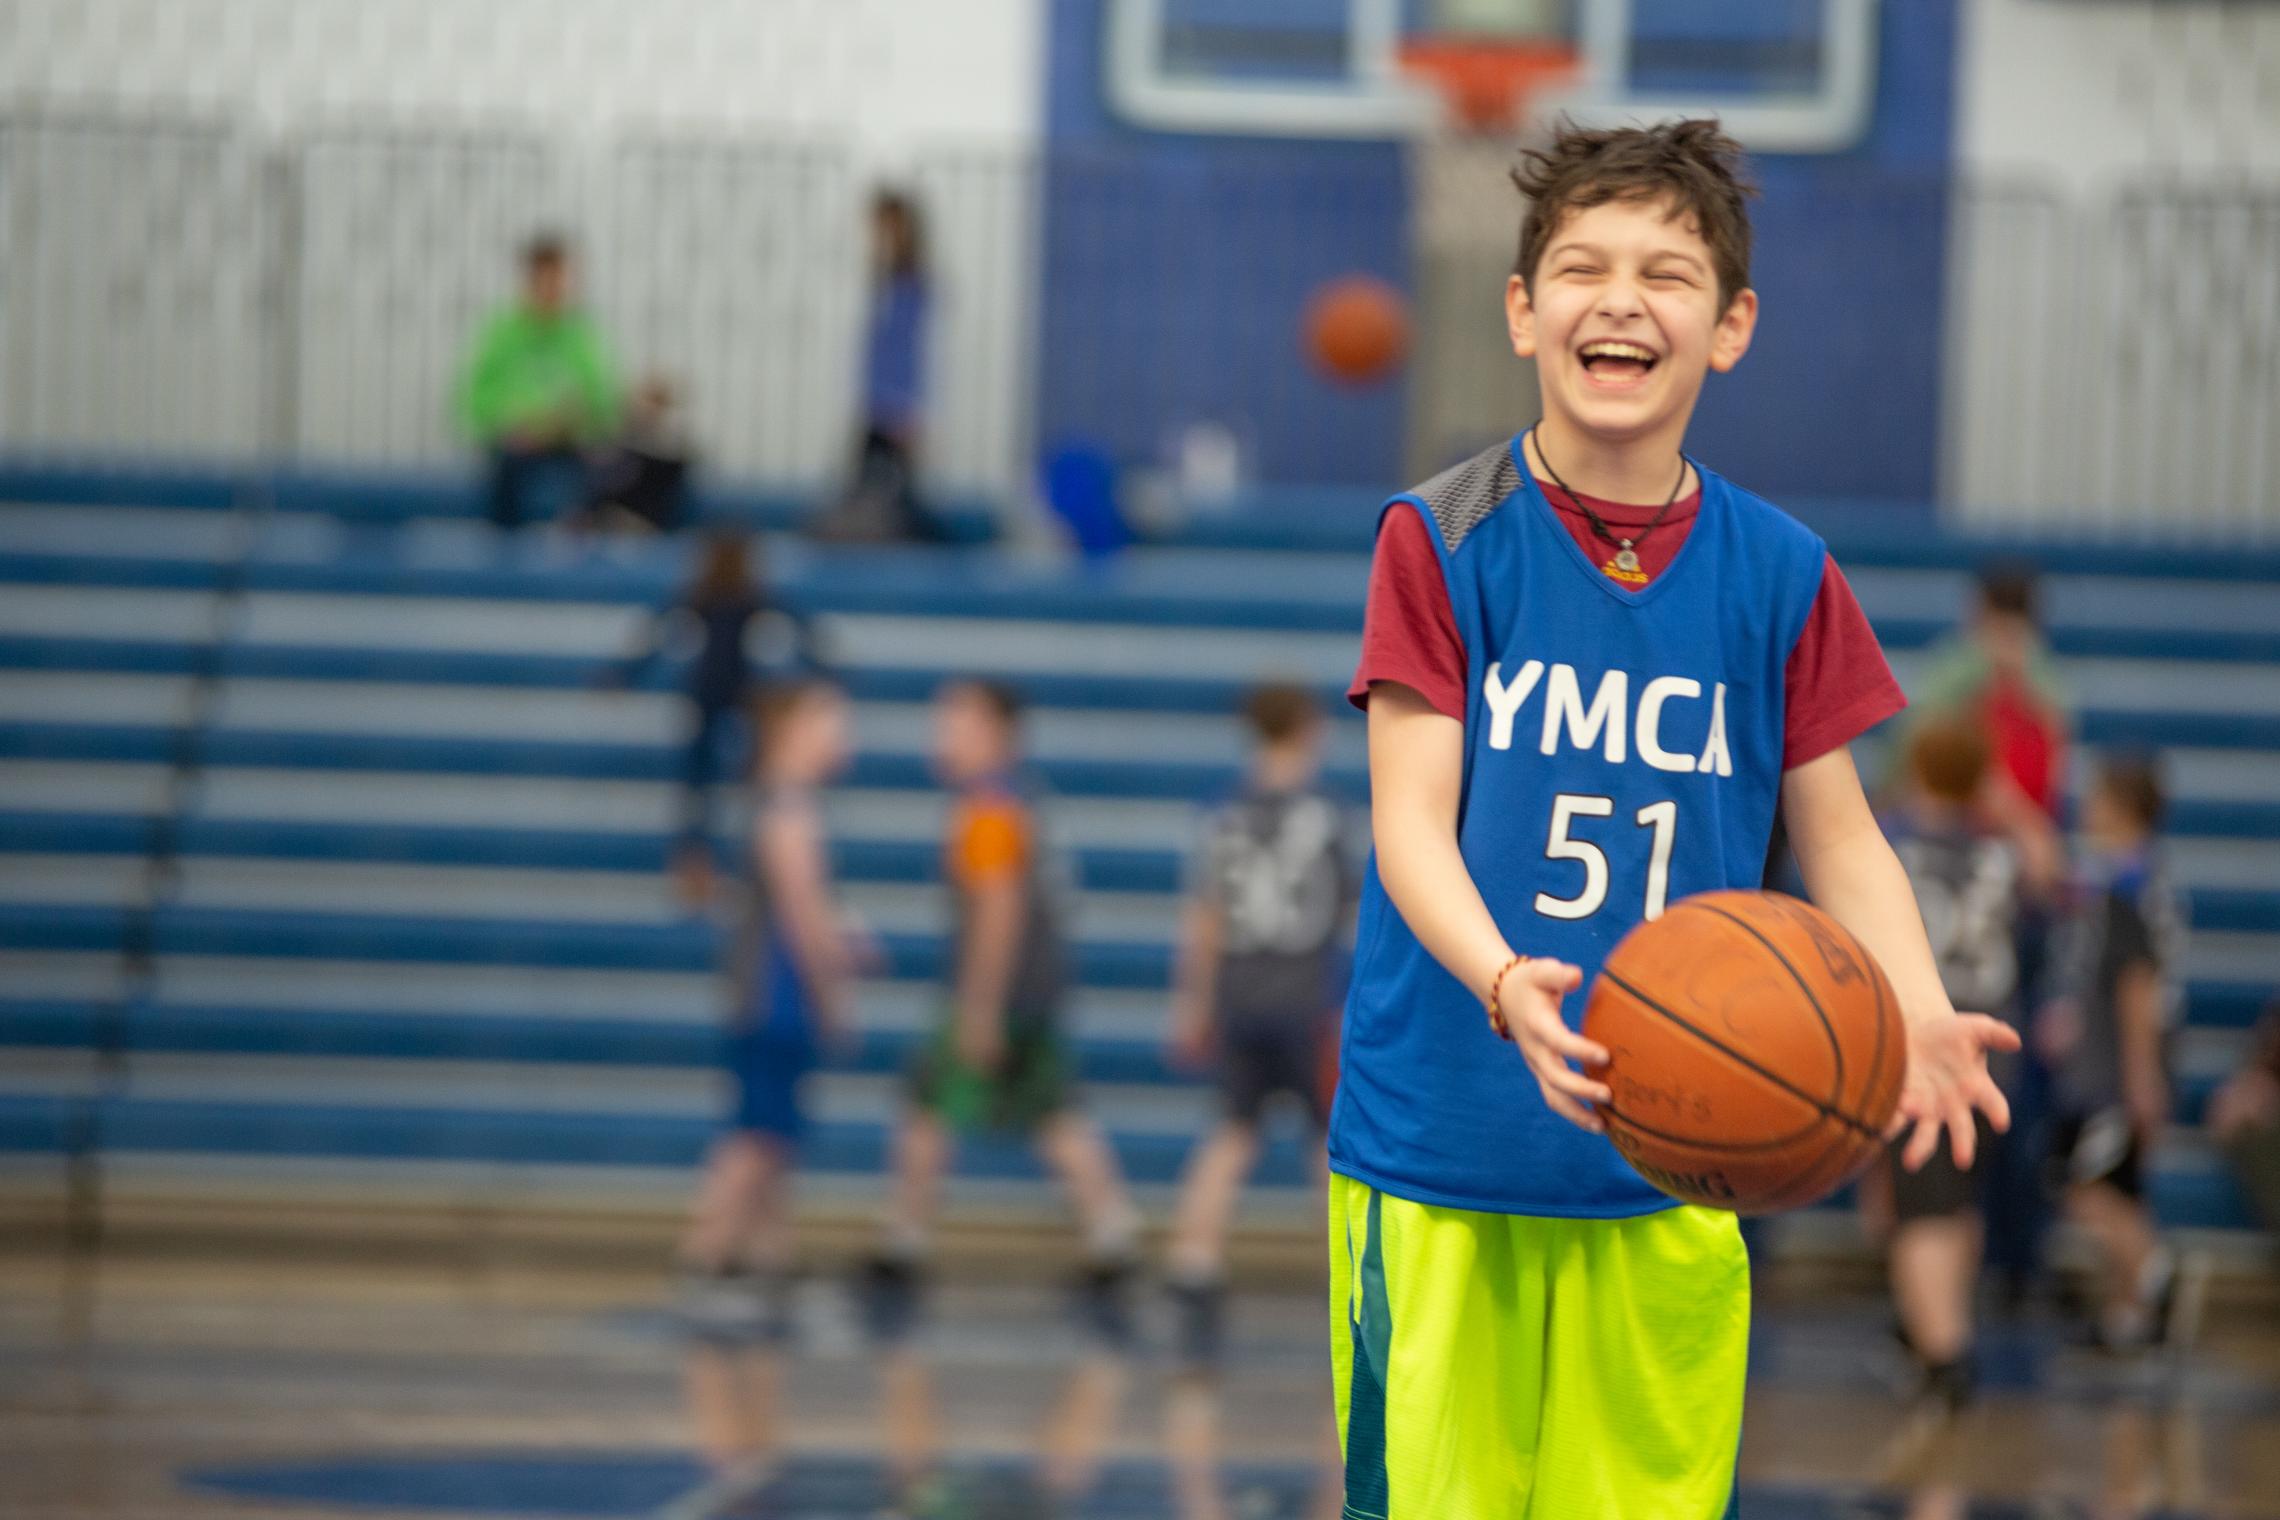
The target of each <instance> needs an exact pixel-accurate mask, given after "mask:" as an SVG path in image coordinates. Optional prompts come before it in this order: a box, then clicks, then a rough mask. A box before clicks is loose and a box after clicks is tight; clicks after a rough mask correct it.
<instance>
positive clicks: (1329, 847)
mask: <svg viewBox="0 0 2280 1520" xmlns="http://www.w3.org/2000/svg"><path fill="white" fill-rule="evenodd" d="M1244 716H1245V717H1246V718H1247V719H1248V720H1249V721H1250V726H1251V730H1252V732H1253V734H1254V735H1255V736H1256V738H1257V741H1258V747H1257V749H1256V751H1255V753H1254V754H1253V756H1252V759H1251V769H1250V774H1249V775H1248V776H1247V777H1246V778H1245V780H1244V783H1243V785H1242V787H1241V789H1240V790H1239V791H1238V792H1237V793H1236V794H1235V795H1234V796H1233V797H1232V798H1230V799H1229V800H1228V801H1227V802H1225V803H1224V804H1223V805H1221V806H1220V807H1219V808H1218V809H1217V810H1216V811H1214V812H1213V813H1212V815H1211V818H1210V820H1209V823H1208V824H1207V826H1206V828H1205V830H1204V836H1203V841H1202V844H1201V847H1200V848H1199V849H1198V851H1197V854H1196V859H1195V862H1194V867H1193V871H1192V880H1191V885H1190V888H1189V895H1188V904H1187V911H1186V914H1185V915H1184V917H1183V918H1182V921H1181V927H1180V952H1179V965H1178V971H1177V985H1176V986H1175V987H1174V989H1173V1002H1172V1027H1171V1049H1172V1056H1173V1059H1174V1060H1175V1061H1177V1062H1179V1063H1180V1064H1183V1065H1186V1066H1189V1067H1191V1068H1192V1067H1200V1066H1202V1065H1204V1064H1205V1063H1206V1062H1208V1061H1210V1060H1211V1059H1213V1057H1214V1056H1216V1058H1217V1062H1218V1075H1219V1089H1220V1095H1221V1102H1222V1104H1223V1113H1222V1117H1221V1119H1220V1122H1219V1125H1218V1127H1217V1128H1216V1129H1214V1130H1213V1131H1212V1133H1211V1134H1210V1136H1209V1137H1208V1138H1207V1139H1205V1140H1204V1142H1203V1143H1202V1144H1201V1145H1199V1146H1197V1147H1196V1149H1195V1152H1194V1153H1193V1155H1191V1156H1190V1157H1189V1160H1188V1168H1187V1176H1186V1178H1185V1179H1184V1181H1183V1182H1182V1185H1181V1190H1180V1203H1179V1212H1178V1215H1177V1217H1176V1218H1175V1220H1174V1222H1173V1225H1172V1241H1171V1261H1170V1285H1171V1290H1172V1295H1173V1297H1174V1299H1175V1300H1176V1302H1177V1303H1178V1305H1179V1309H1180V1319H1181V1331H1180V1338H1181V1349H1182V1352H1183V1354H1184V1355H1185V1356H1186V1357H1187V1358H1188V1359H1189V1360H1190V1361H1193V1362H1210V1361H1213V1360H1215V1359H1216V1358H1217V1355H1218V1351H1219V1343H1220V1337H1221V1321H1222V1318H1223V1312H1224V1311H1223V1304H1224V1301H1225V1288H1224V1283H1223V1278H1224V1268H1225V1255H1226V1249H1227V1226H1228V1221H1229V1219H1230V1217H1231V1216H1232V1215H1233V1213H1234V1209H1235V1200H1236V1197H1237V1196H1238V1195H1239V1194H1240V1193H1241V1191H1242V1188H1243V1184H1244V1182H1245V1180H1246V1179H1247V1178H1248V1177H1249V1176H1250V1174H1251V1169H1252V1168H1253V1167H1254V1166H1255V1165H1256V1164H1257V1162H1258V1158H1259V1118H1260V1114H1261V1113H1262V1111H1263V1110H1264V1109H1265V1107H1266V1104H1267V1100H1268V1099H1270V1098H1272V1097H1274V1096H1276V1095H1277V1094H1287V1095H1288V1096H1289V1097H1291V1098H1294V1099H1296V1100H1297V1101H1298V1103H1299V1104H1300V1105H1301V1106H1303V1107H1304V1109H1305V1111H1306V1115H1307V1118H1308V1119H1309V1120H1310V1121H1311V1124H1312V1131H1311V1138H1312V1140H1313V1141H1314V1143H1315V1145H1316V1146H1319V1145H1320V1143H1321V1140H1322V1136H1323V1133H1324V1130H1325V1127H1326V1126H1327V1124H1328V1122H1329V1114H1330V1107H1329V1093H1328V1091H1327V1083H1326V1082H1325V1080H1324V1075H1325V1073H1324V1056H1325V1054H1326V1052H1325V1050H1324V1043H1325V1041H1326V1040H1327V1038H1328V1037H1329V1035H1330V1033H1331V1031H1332V1029H1333V1028H1334V1027H1335V1012H1334V1007H1335V1003H1336V1000H1337V998H1338V997H1339V996H1340V994H1341V993H1342V992H1343V991H1344V986H1343V977H1342V975H1341V972H1342V967H1341V966H1340V964H1339V962H1340V959H1341V957H1340V949H1341V942H1342V940H1343V939H1344V936H1345V927H1346V924H1347V921H1348V917H1349V911H1350V910H1351V908H1352V906H1353V902H1354V897H1355V895H1356V894H1357V893H1358V891H1359V890H1360V882H1359V881H1358V879H1357V876H1356V873H1355V872H1354V870H1353V869H1352V868H1351V867H1350V865H1349V864H1348V854H1347V850H1346V834H1347V827H1346V818H1345V814H1344V810H1343V809H1342V808H1341V807H1340V806H1339V804H1338V802H1337V800H1336V799H1335V798H1333V797H1332V796H1330V795H1329V794H1328V793H1327V792H1326V791H1324V790H1323V788H1322V786H1321V785H1320V782H1319V780H1318V775H1319V772H1320V770H1321V765H1322V740H1323V731H1324V727H1325V725H1324V723H1323V718H1322V712H1321V709H1320V708H1319V707H1317V706H1316V705H1315V701H1314V698H1313V697H1312V696H1311V695H1309V694H1308V692H1307V691H1306V689H1305V688H1304V687H1302V686H1289V685H1270V686H1262V687H1260V688H1259V689H1258V690H1256V691H1254V692H1252V693H1251V695H1250V698H1249V700H1248V701H1247V702H1246V703H1245V704H1244ZM1316 1154H1317V1156H1318V1155H1319V1152H1317V1153H1316ZM1316 1165H1317V1166H1319V1160H1317V1162H1316Z"/></svg>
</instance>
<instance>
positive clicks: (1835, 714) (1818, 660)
mask: <svg viewBox="0 0 2280 1520" xmlns="http://www.w3.org/2000/svg"><path fill="white" fill-rule="evenodd" d="M1782 684H1783V686H1784V688H1785V689H1786V691H1787V702H1788V707H1787V712H1788V715H1789V716H1788V724H1787V727H1786V729H1785V731H1784V732H1783V734H1782V739H1781V768H1782V769H1783V770H1790V769H1794V768H1795V767H1797V766H1800V765H1803V764H1804V763H1805V762H1806V761H1808V760H1818V759H1819V758H1820V757H1821V756H1823V755H1825V754H1827V753H1828V752H1829V751H1830V750H1833V749H1835V748H1836V747H1837V746H1838V745H1840V744H1850V743H1851V742H1852V741H1853V740H1855V739H1857V738H1859V737H1860V736H1861V735H1862V734H1864V733H1867V732H1868V731H1869V730H1870V729H1872V728H1874V727H1876V725H1877V724H1879V723H1882V722H1883V721H1884V720H1885V719H1886V718H1889V717H1891V716H1892V715H1893V714H1894V713H1896V712H1898V711H1899V710H1900V709H1901V708H1903V707H1906V706H1907V705H1908V699H1907V698H1906V697H1905V696H1903V695H1901V692H1900V683H1899V682H1898V681H1895V680H1894V679H1892V667H1891V666H1890V665H1887V664H1886V663H1885V662H1884V649H1883V646H1881V645H1880V644H1878V643H1877V642H1876V630H1875V629H1873V628H1871V627H1869V626H1868V614H1866V613H1864V612H1862V611H1861V610H1860V602H1859V601H1858V600H1857V599H1856V598H1855V597H1854V596H1853V590H1852V586H1851V584H1850V583H1849V582H1847V581H1846V580H1845V573H1844V572H1843V571H1842V570H1839V569H1838V568H1837V562H1836V561H1835V560H1833V559H1828V560H1824V561H1823V568H1822V570H1821V590H1820V593H1819V595H1817V596H1815V597H1814V598H1813V610H1812V611H1811V612H1809V613H1807V614H1806V616H1805V631H1804V632H1803V633H1801V634H1799V635H1798V636H1797V644H1796V647H1795V648H1793V649H1791V650H1790V651H1789V667H1788V671H1787V673H1786V676H1785V678H1784V680H1783V683H1782Z"/></svg>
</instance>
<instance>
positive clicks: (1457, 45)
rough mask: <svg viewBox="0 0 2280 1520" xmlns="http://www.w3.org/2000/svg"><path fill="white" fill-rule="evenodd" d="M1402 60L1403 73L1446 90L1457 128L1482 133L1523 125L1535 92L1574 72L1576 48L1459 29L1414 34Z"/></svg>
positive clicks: (1443, 95) (1450, 117)
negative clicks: (1490, 35)
mask: <svg viewBox="0 0 2280 1520" xmlns="http://www.w3.org/2000/svg"><path fill="white" fill-rule="evenodd" d="M1400 58H1401V68H1402V72H1403V73H1405V74H1408V75H1409V76H1411V77H1412V78H1414V79H1417V80H1420V81H1422V82H1424V83H1425V84H1427V85H1429V86H1431V87H1432V88H1433V89H1435V90H1437V91H1439V92H1440V95H1441V98H1442V99H1443V100H1444V101H1446V102H1447V103H1448V108H1449V109H1448V124H1449V125H1450V126H1451V127H1452V128H1454V129H1456V130H1458V131H1460V132H1467V133H1476V134H1478V133H1490V132H1502V131H1508V130H1509V129H1510V128H1511V127H1513V126H1514V125H1515V124H1516V123H1518V122H1519V121H1520V120H1521V119H1522V118H1523V117H1524V116H1526V114H1527V105H1528V97H1529V96H1531V95H1533V94H1534V93H1535V92H1536V91H1537V90H1538V89H1540V88H1542V87H1543V86H1545V85H1549V84H1555V83H1558V82H1560V81H1562V80H1565V79H1567V78H1568V77H1570V76H1571V75H1573V74H1574V72H1575V63H1576V52H1575V49H1574V48H1573V47H1571V46H1568V45H1566V44H1564V43H1556V42H1545V41H1537V40H1529V41H1514V40H1509V39H1504V38H1495V37H1484V36H1479V35H1473V34H1466V33H1461V32H1458V33H1445V34H1440V35H1435V36H1425V37H1415V38H1411V39H1410V40H1408V41H1406V42H1404V43H1402V45H1401V52H1400Z"/></svg>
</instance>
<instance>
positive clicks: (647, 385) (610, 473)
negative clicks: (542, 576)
mask: <svg viewBox="0 0 2280 1520" xmlns="http://www.w3.org/2000/svg"><path fill="white" fill-rule="evenodd" d="M679 400H680V398H679V396H678V394H677V393H676V392H675V390H674V387H673V382H672V381H670V380H668V379H666V378H665V377H664V376H663V375H649V376H646V377H644V378H643V380H642V381H641V383H640V384H639V385H636V386H635V387H634V388H633V393H632V395H630V396H629V397H627V399H626V413H625V426H624V428H623V429H622V430H620V432H619V433H618V435H617V437H615V438H614V439H612V440H610V441H609V442H608V443H605V444H602V445H601V446H600V447H598V448H596V449H594V450H592V451H591V452H590V453H589V454H588V455H587V459H586V469H587V482H586V483H587V491H588V495H587V498H586V505H585V507H584V508H583V509H582V510H581V511H580V512H579V514H578V521H577V524H576V526H577V527H578V528H579V529H580V530H582V531H584V532H588V533H643V534H646V533H670V532H672V531H673V530H674V529H675V528H678V527H679V526H681V523H682V521H683V519H685V518H686V517H687V516H688V510H689V469H690V463H691V452H692V451H691V449H690V447H689V439H688V434H687V432H686V431H685V430H684V429H683V427H682V425H681V419H680V406H679Z"/></svg>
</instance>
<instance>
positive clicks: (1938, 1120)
mask: <svg viewBox="0 0 2280 1520" xmlns="http://www.w3.org/2000/svg"><path fill="white" fill-rule="evenodd" d="M2018 1048H2019V1032H2018V1031H2017V1030H2015V1029H2013V1028H2012V1027H2011V1026H2010V1025H2008V1024H2006V1023H2004V1022H2003V1021H2002V1020H2000V1019H1991V1018H1989V1017H1988V1016H1987V1015H1985V1014H1983V1013H1950V1014H1941V1015H1939V1016H1937V1017H1934V1018H1928V1019H1922V1020H1919V1021H1917V1022H1914V1023H1911V1024H1910V1025H1909V1026H1908V1076H1907V1080H1906V1081H1905V1082H1904V1083H1903V1084H1902V1086H1901V1088H1900V1108H1899V1111H1898V1112H1897V1113H1896V1114H1894V1115H1893V1119H1892V1128H1891V1131H1890V1135H1891V1136H1895V1137H1896V1136H1898V1135H1899V1134H1900V1133H1901V1132H1902V1131H1903V1130H1905V1129H1907V1128H1908V1126H1909V1125H1910V1124H1913V1125H1914V1126H1915V1127H1916V1132H1915V1134H1914V1135H1912V1136H1910V1137H1909V1140H1908V1145H1907V1149H1905V1150H1904V1151H1902V1152H1901V1155H1900V1160H1901V1164H1902V1165H1904V1166H1906V1167H1907V1168H1908V1170H1909V1171H1911V1172H1912V1171H1915V1170H1916V1169H1918V1168H1919V1167H1921V1166H1922V1165H1923V1164H1924V1163H1925V1162H1927V1161H1929V1160H1931V1159H1932V1152H1933V1151H1935V1150H1937V1149H1938V1148H1939V1143H1940V1131H1942V1130H1943V1129H1944V1130H1945V1131H1947V1135H1948V1143H1949V1146H1950V1148H1951V1149H1952V1151H1953V1153H1954V1155H1955V1164H1956V1165H1957V1166H1959V1167H1967V1168H1968V1167H1969V1166H1970V1165H1971V1160H1972V1155H1973V1153H1974V1152H1975V1151H1976V1150H1977V1149H1978V1142H1979V1135H1978V1132H1977V1129H1976V1127H1975V1126H1974V1124H1973V1121H1972V1113H1973V1111H1974V1110H1976V1111H1978V1112H1980V1113H1983V1114H1985V1115H1986V1116H1987V1121H1988V1123H1989V1124H1991V1125H1993V1126H1994V1128H1995V1131H1996V1133H1998V1134H2000V1133H2002V1132H2003V1131H2004V1130H2007V1129H2009V1128H2010V1127H2011V1104H2010V1101H2009V1100H2008V1099H2006V1098H2005V1097H2004V1096H2003V1090H2002V1089H2001V1088H1999V1087H1997V1086H1996V1085H1995V1079H1994V1078H1993V1077H1991V1076H1989V1075H1988V1074H1987V1053H1988V1052H1989V1051H1991V1050H2017V1049H2018Z"/></svg>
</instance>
